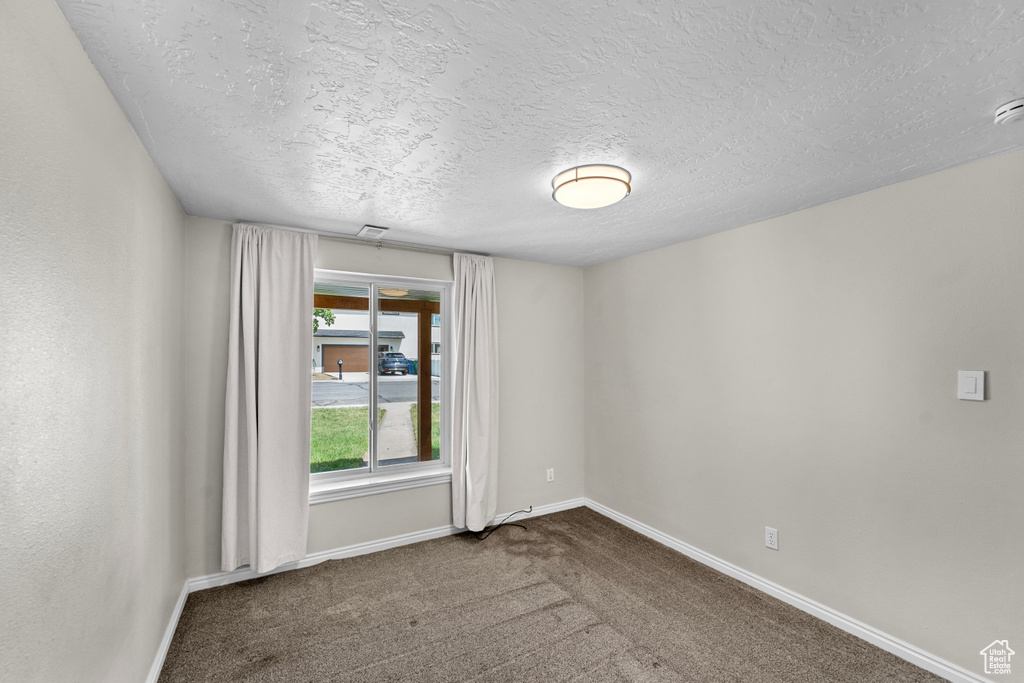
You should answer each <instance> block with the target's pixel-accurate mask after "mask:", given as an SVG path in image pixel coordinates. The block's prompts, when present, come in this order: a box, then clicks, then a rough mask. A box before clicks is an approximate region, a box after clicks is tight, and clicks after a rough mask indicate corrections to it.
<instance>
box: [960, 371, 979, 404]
mask: <svg viewBox="0 0 1024 683" xmlns="http://www.w3.org/2000/svg"><path fill="white" fill-rule="evenodd" d="M956 397H957V398H959V399H960V400H962V401H984V400H985V371H984V370H959V371H957V373H956Z"/></svg>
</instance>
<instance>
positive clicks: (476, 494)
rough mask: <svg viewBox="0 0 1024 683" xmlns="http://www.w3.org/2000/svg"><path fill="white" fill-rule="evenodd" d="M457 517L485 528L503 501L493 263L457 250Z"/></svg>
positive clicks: (454, 454) (454, 451) (462, 523)
mask: <svg viewBox="0 0 1024 683" xmlns="http://www.w3.org/2000/svg"><path fill="white" fill-rule="evenodd" d="M453 259H454V268H455V349H454V351H455V354H454V355H455V386H454V391H453V398H454V401H453V413H454V415H453V417H454V429H453V431H452V517H453V520H454V524H455V526H457V527H459V528H469V529H470V530H472V531H480V530H481V529H483V528H484V526H486V525H487V523H488V522H490V521H491V520H492V519H494V514H495V512H496V511H497V503H498V311H497V299H496V295H495V290H494V264H493V262H492V261H491V259H490V258H488V257H485V256H471V255H469V254H455V255H454V257H453Z"/></svg>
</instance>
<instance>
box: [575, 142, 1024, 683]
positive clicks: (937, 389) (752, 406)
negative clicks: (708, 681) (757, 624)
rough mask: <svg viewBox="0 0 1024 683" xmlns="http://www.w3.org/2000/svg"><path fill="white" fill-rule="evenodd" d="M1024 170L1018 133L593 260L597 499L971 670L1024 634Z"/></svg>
mask: <svg viewBox="0 0 1024 683" xmlns="http://www.w3.org/2000/svg"><path fill="white" fill-rule="evenodd" d="M1021 188H1024V152H1018V153H1015V154H1010V155H1005V156H1001V157H997V158H993V159H990V160H986V161H982V162H978V163H974V164H970V165H966V166H962V167H959V168H955V169H952V170H949V171H945V172H942V173H938V174H935V175H931V176H927V177H923V178H919V179H917V180H913V181H910V182H905V183H901V184H898V185H893V186H890V187H886V188H883V189H879V190H876V191H873V192H869V193H866V194H862V195H858V196H854V197H850V198H848V199H844V200H841V201H836V202H832V203H830V204H826V205H823V206H819V207H815V208H812V209H807V210H804V211H800V212H798V213H794V214H791V215H788V216H783V217H780V218H776V219H773V220H769V221H764V222H762V223H758V224H755V225H750V226H747V227H744V228H740V229H737V230H733V231H730V232H725V233H721V234H718V235H713V236H710V237H705V238H703V239H699V240H695V241H691V242H686V243H682V244H677V245H674V246H671V247H667V248H664V249H659V250H656V251H651V252H647V253H643V254H639V255H636V256H632V257H628V258H624V259H620V260H617V261H613V262H610V263H606V264H604V265H600V266H596V267H593V268H589V269H587V271H586V273H585V287H586V291H587V295H586V314H585V323H586V362H587V374H586V430H585V442H586V453H587V461H586V494H587V496H588V497H590V498H593V499H595V500H597V501H598V502H600V503H603V504H605V505H607V506H609V507H611V508H613V509H615V510H618V511H620V512H622V513H624V514H626V515H629V516H631V517H633V518H635V519H637V520H639V521H642V522H645V523H647V524H649V525H651V526H653V527H655V528H657V529H659V530H661V531H663V532H665V533H668V534H670V535H672V536H674V537H676V538H679V539H681V540H683V541H685V542H688V543H690V544H692V545H694V546H696V547H698V548H700V549H702V550H705V551H707V552H710V553H712V554H714V555H717V556H719V557H721V558H724V559H725V560H728V561H730V562H733V563H735V564H737V565H739V566H740V567H743V568H745V569H747V570H748V571H751V572H754V573H755V574H759V575H761V576H763V577H765V578H767V579H770V580H772V581H775V582H777V583H779V584H781V585H783V586H785V587H787V588H789V589H791V590H794V591H796V592H798V593H801V594H803V595H805V596H807V597H810V598H813V599H814V600H817V601H819V602H821V603H824V604H825V605H828V606H829V607H832V608H834V609H837V610H839V611H841V612H843V613H846V614H847V615H850V616H852V617H855V618H857V619H860V620H862V621H864V622H866V623H868V624H869V625H871V626H874V627H876V628H878V629H881V630H882V631H885V632H887V633H889V634H891V635H894V636H896V637H898V638H901V639H904V640H906V641H908V642H910V643H911V644H913V645H915V646H918V647H920V648H923V649H924V650H926V651H929V652H931V653H933V654H936V655H939V656H940V657H943V658H945V659H948V660H950V661H952V662H954V663H956V664H959V665H960V666H962V667H964V668H966V669H968V670H971V671H978V672H980V669H979V665H980V656H979V655H978V652H979V651H980V650H981V649H982V648H983V647H985V646H986V645H987V644H988V643H990V642H991V641H992V640H994V639H996V638H1000V639H1003V638H1009V640H1010V643H1011V645H1012V644H1014V643H1017V644H1024V618H1022V615H1024V582H1022V580H1021V576H1022V574H1021V567H1024V525H1022V523H1021V521H1022V520H1024V457H1022V452H1024V419H1022V416H1024V363H1022V360H1021V359H1022V344H1024V303H1022V302H1024V191H1022V189H1021ZM654 333H658V334H667V335H670V336H671V337H673V338H676V339H678V340H679V347H678V349H677V350H675V351H674V352H673V354H672V359H671V360H672V362H671V363H670V364H668V365H666V366H655V365H652V364H651V363H650V362H649V361H650V357H651V353H650V349H649V346H650V344H649V339H650V338H651V336H652V335H653V334H654ZM612 359H614V362H611V360H612ZM957 370H986V371H988V373H989V374H988V378H989V383H988V392H989V400H988V401H985V402H983V403H980V402H968V401H958V400H957V398H956V373H957ZM766 525H770V526H773V527H777V528H778V529H779V534H780V550H779V551H778V552H774V551H771V550H767V549H765V547H764V527H765V526H766ZM1017 651H1018V652H1020V651H1021V650H1020V648H1019V647H1018V648H1017ZM1015 668H1016V667H1015ZM1020 668H1021V669H1024V665H1022V666H1021V667H1020ZM1017 680H1024V677H1018V678H1017Z"/></svg>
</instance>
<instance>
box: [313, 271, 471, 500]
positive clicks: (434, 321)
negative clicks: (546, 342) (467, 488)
mask: <svg viewBox="0 0 1024 683" xmlns="http://www.w3.org/2000/svg"><path fill="white" fill-rule="evenodd" d="M315 280H316V282H315V285H314V291H313V299H314V304H313V305H314V308H317V309H328V310H330V311H331V312H332V313H333V315H334V321H333V322H332V323H331V324H330V325H329V326H327V327H325V326H324V325H323V324H321V326H320V329H319V330H318V331H317V333H316V337H317V339H316V340H315V342H314V350H313V355H314V358H313V366H314V367H316V366H320V367H321V368H322V369H323V372H324V373H326V374H319V375H315V376H314V378H313V380H312V382H313V385H312V403H313V406H312V407H313V411H312V412H313V414H312V420H311V425H310V492H311V494H310V502H323V501H326V500H336V499H338V498H344V497H350V496H353V495H366V493H375V492H378V491H380V490H391V489H393V488H408V487H409V486H413V485H426V484H430V483H438V482H440V481H443V480H444V478H445V477H447V479H450V477H451V473H450V472H451V471H450V469H449V463H450V461H451V459H450V457H449V456H448V452H449V450H450V446H449V434H448V432H449V429H448V428H447V425H448V424H449V422H450V420H449V417H448V415H449V405H448V404H449V401H448V400H447V398H446V397H447V394H448V391H449V387H448V384H449V383H448V381H447V380H446V376H445V371H446V368H448V367H449V362H448V358H447V357H446V355H445V354H444V353H443V349H445V348H448V344H447V342H446V340H447V339H448V335H449V334H450V332H449V330H448V329H447V328H446V327H445V325H444V324H442V323H445V322H446V321H447V320H448V318H449V316H448V313H447V310H448V306H449V303H448V291H449V283H447V282H442V281H436V280H419V279H413V278H373V277H370V276H363V275H358V274H353V273H340V272H336V271H324V270H317V271H316V278H315ZM373 349H376V351H375V352H371V350H373ZM325 376H326V377H330V379H324V377H325Z"/></svg>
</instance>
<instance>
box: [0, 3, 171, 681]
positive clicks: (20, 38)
mask: <svg viewBox="0 0 1024 683" xmlns="http://www.w3.org/2000/svg"><path fill="white" fill-rule="evenodd" d="M0 62H2V63H3V65H4V73H3V76H2V78H0V244H2V246H0V273H2V278H3V285H2V286H0V367H2V368H3V371H2V372H0V415H2V418H0V422H2V426H0V433H2V435H0V539H2V541H0V548H2V551H0V577H2V580H0V628H2V637H0V672H2V673H0V678H3V679H4V680H5V681H47V682H49V681H140V680H144V679H145V677H146V674H147V672H148V670H149V668H150V666H151V664H152V663H153V659H154V657H155V655H156V652H157V648H158V646H159V643H160V639H161V638H162V636H163V633H164V629H165V628H166V626H167V623H168V619H169V618H170V616H171V612H172V610H173V607H174V604H175V602H176V600H177V598H178V595H179V593H180V592H181V589H182V585H183V583H184V580H185V572H184V562H183V558H184V542H183V539H184V526H183V525H184V517H183V512H182V500H183V487H182V458H181V451H182V429H183V398H182V384H181V379H180V378H181V365H182V342H181V340H182V315H183V296H182V291H181V288H182V285H183V274H184V214H183V213H182V211H181V209H180V208H179V206H178V203H177V201H176V200H175V198H174V196H173V195H172V194H171V192H170V190H169V189H168V188H167V186H166V184H165V183H164V181H163V179H162V178H161V177H160V174H159V173H158V172H157V170H156V169H155V168H154V166H153V163H152V162H151V161H150V159H149V157H148V156H147V154H146V152H145V150H144V149H143V147H142V145H141V144H140V142H139V140H138V138H137V137H136V135H135V133H134V131H133V130H132V128H131V126H130V125H129V124H128V122H127V121H126V120H125V119H124V116H123V115H122V113H121V111H120V109H119V108H118V106H117V104H116V102H115V101H114V99H113V97H112V96H111V95H110V92H109V91H108V90H107V88H106V86H105V85H104V83H103V81H102V80H101V79H100V76H99V74H97V73H96V70H95V69H94V68H93V66H92V64H91V63H90V61H89V59H88V57H87V56H86V55H85V52H84V51H83V50H82V47H81V45H80V44H79V42H78V40H77V39H76V37H75V36H74V34H73V33H72V32H71V30H70V28H69V27H68V25H67V23H66V22H65V20H64V17H63V16H62V15H61V13H60V11H59V10H58V9H57V7H56V5H55V4H54V3H52V2H3V3H0ZM54 329H62V330H67V331H68V334H63V335H59V336H54V335H53V334H52V333H53V330H54ZM55 358H57V359H59V362H55V361H54V359H55Z"/></svg>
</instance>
